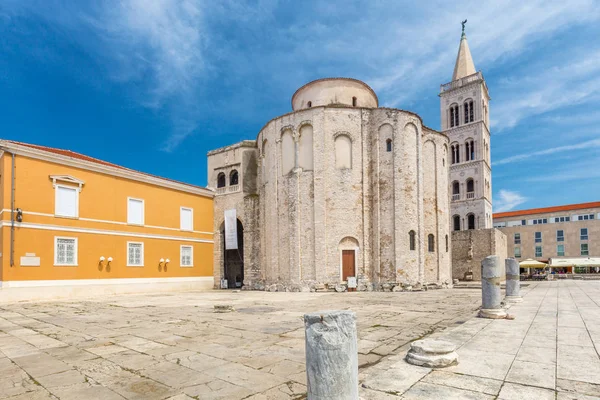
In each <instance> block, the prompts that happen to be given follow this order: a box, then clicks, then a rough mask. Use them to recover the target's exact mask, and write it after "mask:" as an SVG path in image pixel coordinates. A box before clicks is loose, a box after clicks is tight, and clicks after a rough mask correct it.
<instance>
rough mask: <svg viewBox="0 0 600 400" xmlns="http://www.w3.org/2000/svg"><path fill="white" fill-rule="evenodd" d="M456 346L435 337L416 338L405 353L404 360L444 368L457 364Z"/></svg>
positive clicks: (414, 363)
mask: <svg viewBox="0 0 600 400" xmlns="http://www.w3.org/2000/svg"><path fill="white" fill-rule="evenodd" d="M455 350H456V346H455V345H454V344H452V343H449V342H445V341H443V340H436V339H423V340H416V341H414V342H412V343H411V345H410V350H408V353H407V354H406V362H408V363H409V364H413V365H418V366H421V367H429V368H444V367H449V366H451V365H456V364H458V354H456V351H455Z"/></svg>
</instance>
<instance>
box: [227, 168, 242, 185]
mask: <svg viewBox="0 0 600 400" xmlns="http://www.w3.org/2000/svg"><path fill="white" fill-rule="evenodd" d="M238 183H240V180H239V175H238V172H237V170H235V169H234V170H233V171H231V173H230V174H229V186H235V185H237V184H238Z"/></svg>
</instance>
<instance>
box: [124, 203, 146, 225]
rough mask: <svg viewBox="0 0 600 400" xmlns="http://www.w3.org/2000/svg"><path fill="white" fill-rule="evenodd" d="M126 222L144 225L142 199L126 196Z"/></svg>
mask: <svg viewBox="0 0 600 400" xmlns="http://www.w3.org/2000/svg"><path fill="white" fill-rule="evenodd" d="M127 223H128V224H132V225H144V200H141V199H133V198H131V197H129V198H127Z"/></svg>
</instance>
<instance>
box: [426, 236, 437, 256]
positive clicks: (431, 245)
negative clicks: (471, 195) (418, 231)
mask: <svg viewBox="0 0 600 400" xmlns="http://www.w3.org/2000/svg"><path fill="white" fill-rule="evenodd" d="M427 249H428V250H429V252H430V253H433V252H434V251H435V237H434V236H433V234H431V233H430V234H429V235H427Z"/></svg>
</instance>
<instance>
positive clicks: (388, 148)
mask: <svg viewBox="0 0 600 400" xmlns="http://www.w3.org/2000/svg"><path fill="white" fill-rule="evenodd" d="M385 150H386V151H392V139H388V140H386V141H385Z"/></svg>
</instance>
